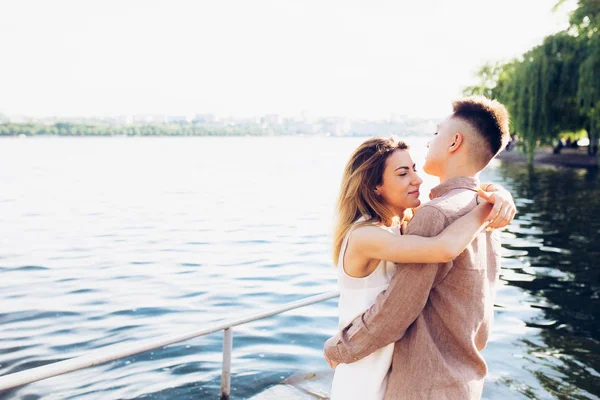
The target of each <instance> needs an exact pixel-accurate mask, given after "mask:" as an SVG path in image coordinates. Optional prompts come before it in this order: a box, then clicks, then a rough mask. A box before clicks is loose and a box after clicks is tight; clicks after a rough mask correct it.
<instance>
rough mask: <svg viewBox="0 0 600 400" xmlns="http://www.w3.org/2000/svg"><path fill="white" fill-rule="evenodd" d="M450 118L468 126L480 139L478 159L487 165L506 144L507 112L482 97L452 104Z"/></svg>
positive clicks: (507, 130) (507, 129) (498, 104)
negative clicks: (481, 150)
mask: <svg viewBox="0 0 600 400" xmlns="http://www.w3.org/2000/svg"><path fill="white" fill-rule="evenodd" d="M452 110H453V114H452V116H453V117H455V118H459V119H461V120H462V121H464V122H466V123H467V124H469V125H470V126H471V127H472V128H473V129H474V130H475V131H476V132H477V133H478V134H479V136H480V138H481V139H482V145H483V150H484V151H483V152H481V153H480V154H479V155H480V157H479V158H480V159H481V161H482V162H483V164H484V166H485V165H487V164H488V163H489V162H490V160H491V159H492V158H494V157H495V156H496V155H497V154H498V153H499V152H500V151H501V150H502V149H503V148H504V146H506V143H508V139H509V138H510V132H509V127H508V111H507V110H506V107H504V105H503V104H501V103H500V102H498V101H496V100H491V99H488V98H487V97H484V96H470V97H465V98H462V99H459V100H456V101H454V102H453V103H452Z"/></svg>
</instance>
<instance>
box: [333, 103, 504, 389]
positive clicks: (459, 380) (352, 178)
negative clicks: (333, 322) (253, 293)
mask: <svg viewBox="0 0 600 400" xmlns="http://www.w3.org/2000/svg"><path fill="white" fill-rule="evenodd" d="M508 139H509V130H508V113H507V111H506V108H505V107H504V106H503V105H502V104H500V103H498V102H497V101H493V100H490V99H487V98H485V97H468V98H464V99H461V100H458V101H455V102H454V103H453V113H452V115H450V116H449V117H448V118H447V119H446V120H444V121H443V122H441V123H440V124H439V125H438V127H437V131H436V133H435V135H434V137H433V138H432V139H431V141H430V142H429V144H428V148H429V150H428V153H427V156H426V159H425V164H424V166H423V169H424V171H425V172H426V173H428V174H430V175H434V176H436V177H438V178H439V179H440V184H439V185H438V186H436V187H435V188H433V189H432V191H431V194H430V196H429V197H430V199H431V201H430V202H428V203H426V204H424V205H421V204H420V201H419V187H420V185H421V183H422V180H421V178H420V177H419V175H418V174H417V172H416V167H415V163H414V162H413V160H412V159H411V156H410V153H409V148H408V146H407V145H406V144H405V143H403V142H399V141H396V140H394V139H380V138H374V139H369V140H367V141H366V142H364V143H363V144H362V145H360V146H359V147H358V148H357V149H356V150H355V151H354V153H353V154H352V156H351V157H350V160H349V162H348V164H347V165H346V168H345V170H344V175H343V180H342V186H341V193H340V196H339V200H338V209H337V221H336V226H335V231H334V260H335V263H336V264H337V268H338V283H339V287H340V299H339V328H340V332H339V333H338V334H337V335H335V336H334V337H332V338H330V339H329V340H327V342H326V343H325V349H324V351H325V358H326V360H327V362H328V363H329V364H330V365H331V366H332V367H333V368H335V373H334V379H333V385H332V399H333V400H352V399H357V400H381V399H386V400H395V399H403V400H404V399H406V400H413V399H414V400H416V399H419V400H421V399H423V400H445V399H447V400H475V399H479V398H481V393H482V390H483V380H484V377H485V375H486V373H487V365H486V363H485V361H484V359H483V357H482V355H481V351H482V350H483V348H484V347H485V345H486V343H487V340H488V338H489V335H490V329H491V324H492V321H493V312H494V311H493V306H494V297H495V289H496V285H497V282H498V277H499V270H500V241H499V236H498V235H499V232H498V231H494V228H501V227H504V226H506V225H507V224H508V223H509V222H510V221H511V220H512V219H513V217H514V214H515V211H516V210H515V206H514V203H513V201H512V197H511V196H510V194H509V193H508V192H506V191H505V190H504V189H502V188H500V187H497V186H495V185H493V184H481V183H480V182H479V173H480V172H481V171H482V170H483V169H484V168H485V167H486V166H487V165H488V164H489V162H490V161H491V160H492V159H493V158H494V157H495V156H496V155H497V154H498V153H499V152H500V151H501V150H502V148H503V147H504V146H505V145H506V143H507V141H508ZM483 189H484V190H485V191H484V190H483ZM490 191H491V193H490ZM417 207H418V209H417ZM415 209H416V211H414V215H413V210H415ZM486 227H487V228H488V229H484V228H486Z"/></svg>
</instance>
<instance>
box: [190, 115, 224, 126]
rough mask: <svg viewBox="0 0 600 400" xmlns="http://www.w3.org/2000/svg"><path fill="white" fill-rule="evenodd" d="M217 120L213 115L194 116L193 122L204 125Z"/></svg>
mask: <svg viewBox="0 0 600 400" xmlns="http://www.w3.org/2000/svg"><path fill="white" fill-rule="evenodd" d="M218 120H219V118H218V117H217V116H216V115H215V114H196V118H195V119H194V122H195V123H197V124H206V123H209V124H210V123H213V122H217V121H218Z"/></svg>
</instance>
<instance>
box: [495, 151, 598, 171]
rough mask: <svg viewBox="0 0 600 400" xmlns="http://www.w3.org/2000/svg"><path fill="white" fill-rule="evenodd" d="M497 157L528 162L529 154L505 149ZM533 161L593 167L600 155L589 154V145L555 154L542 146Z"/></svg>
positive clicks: (595, 165)
mask: <svg viewBox="0 0 600 400" xmlns="http://www.w3.org/2000/svg"><path fill="white" fill-rule="evenodd" d="M497 158H498V159H499V160H501V161H504V162H516V163H527V156H526V155H525V154H523V153H522V152H520V151H518V150H513V151H506V150H505V151H503V152H502V153H500V154H498V157H497ZM533 163H534V164H536V165H538V164H545V165H554V166H557V167H574V168H593V167H598V157H595V156H589V155H588V154H587V147H580V148H577V149H562V151H561V152H560V154H554V153H553V152H552V149H551V148H542V149H537V150H536V151H535V155H534V157H533Z"/></svg>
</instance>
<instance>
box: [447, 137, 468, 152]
mask: <svg viewBox="0 0 600 400" xmlns="http://www.w3.org/2000/svg"><path fill="white" fill-rule="evenodd" d="M463 139H464V137H463V134H462V133H460V132H456V133H455V134H454V136H453V137H452V143H451V144H450V147H449V148H448V153H454V152H455V151H456V150H458V148H459V147H460V146H461V145H462V142H463Z"/></svg>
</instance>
